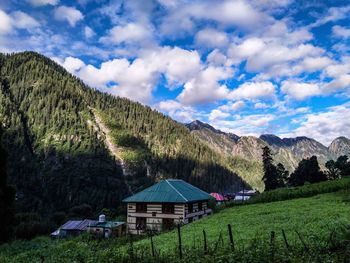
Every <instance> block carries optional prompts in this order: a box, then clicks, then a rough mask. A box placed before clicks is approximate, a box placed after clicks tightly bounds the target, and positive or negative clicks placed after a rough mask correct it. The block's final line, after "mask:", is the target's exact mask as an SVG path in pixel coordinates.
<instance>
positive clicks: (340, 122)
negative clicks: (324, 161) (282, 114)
mask: <svg viewBox="0 0 350 263" xmlns="http://www.w3.org/2000/svg"><path fill="white" fill-rule="evenodd" d="M301 118H302V120H301V121H300V127H298V128H297V129H295V130H294V131H292V132H290V133H288V134H283V135H282V136H284V137H294V136H305V135H307V136H309V137H311V138H314V139H316V140H318V141H320V142H322V143H324V144H325V145H328V144H330V143H331V141H332V140H333V139H334V138H336V137H339V136H347V137H350V105H349V103H347V104H343V105H339V106H335V107H330V108H327V109H326V110H324V111H321V112H318V113H310V114H307V115H306V116H303V117H301Z"/></svg>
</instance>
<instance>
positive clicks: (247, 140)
mask: <svg viewBox="0 0 350 263" xmlns="http://www.w3.org/2000/svg"><path fill="white" fill-rule="evenodd" d="M186 127H187V128H188V129H189V130H190V131H191V133H192V134H193V135H195V136H197V137H198V138H199V139H200V140H201V141H202V142H204V143H206V144H207V145H208V146H209V147H211V148H212V149H213V150H215V151H217V152H218V153H220V154H223V155H225V156H227V157H229V158H240V162H241V163H242V162H244V161H245V162H246V164H248V167H249V164H252V163H253V162H258V163H261V154H262V150H261V149H262V147H264V146H269V147H270V148H271V149H272V152H273V153H274V160H275V162H276V163H278V162H280V163H282V164H283V165H284V166H285V167H286V168H287V169H288V170H289V171H290V172H292V171H293V170H294V169H295V168H296V167H297V165H298V163H299V162H300V160H301V159H303V158H308V157H311V156H312V155H316V156H317V158H318V160H319V162H320V165H321V167H324V164H325V162H327V161H328V160H330V159H336V158H337V157H339V156H340V155H350V140H349V139H347V138H345V137H339V138H337V139H335V140H334V141H333V142H332V143H331V144H330V146H329V147H326V146H324V145H323V144H321V143H320V142H318V141H316V140H314V139H311V138H308V137H296V138H283V139H282V138H280V137H278V136H276V135H273V134H263V135H261V136H260V137H259V138H257V137H254V136H241V137H239V136H237V135H233V136H234V137H233V138H231V136H232V134H231V133H225V132H222V131H220V130H217V129H215V128H214V127H212V126H210V125H209V124H206V123H202V122H199V121H194V122H192V123H189V124H186ZM236 165H237V164H236ZM254 165H256V163H254ZM237 170H238V169H237ZM241 174H242V176H243V177H244V178H245V180H247V182H249V183H251V185H254V186H255V187H256V186H257V185H258V183H259V182H261V178H262V169H259V170H256V171H255V172H254V174H252V173H244V172H243V173H242V172H241ZM258 188H259V187H258Z"/></svg>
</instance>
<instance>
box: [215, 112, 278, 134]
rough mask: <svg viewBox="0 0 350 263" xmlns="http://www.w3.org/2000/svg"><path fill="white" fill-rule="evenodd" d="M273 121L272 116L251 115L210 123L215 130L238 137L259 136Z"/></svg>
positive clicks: (236, 116)
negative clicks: (231, 133)
mask: <svg viewBox="0 0 350 263" xmlns="http://www.w3.org/2000/svg"><path fill="white" fill-rule="evenodd" d="M274 119H275V116H273V115H272V114H252V115H246V116H240V115H235V116H233V119H232V120H227V119H215V120H213V121H211V122H210V124H211V125H213V126H214V127H215V128H217V129H220V130H222V131H226V132H233V133H235V134H238V135H240V136H243V135H244V136H246V135H252V136H259V134H262V133H264V132H265V131H266V130H268V128H269V125H270V123H271V122H272V121H273V120H274Z"/></svg>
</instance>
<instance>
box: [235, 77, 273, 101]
mask: <svg viewBox="0 0 350 263" xmlns="http://www.w3.org/2000/svg"><path fill="white" fill-rule="evenodd" d="M275 92H276V87H275V85H274V84H272V83H271V82H269V81H265V82H246V83H243V84H242V85H240V86H239V87H238V88H237V89H235V90H233V91H231V93H230V95H229V97H230V98H232V99H256V98H262V97H273V96H274V95H275Z"/></svg>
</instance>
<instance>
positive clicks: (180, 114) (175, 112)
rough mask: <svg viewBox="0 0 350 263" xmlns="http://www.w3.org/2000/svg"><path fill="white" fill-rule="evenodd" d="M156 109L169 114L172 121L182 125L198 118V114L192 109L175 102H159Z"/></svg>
mask: <svg viewBox="0 0 350 263" xmlns="http://www.w3.org/2000/svg"><path fill="white" fill-rule="evenodd" d="M157 108H158V109H159V110H161V111H162V112H165V113H167V114H169V116H170V117H172V118H173V119H175V120H178V121H180V122H184V123H186V122H191V121H193V120H194V119H198V118H199V117H200V114H199V113H198V112H196V111H195V110H194V109H193V108H192V107H190V106H184V105H182V104H181V103H180V102H178V101H176V100H165V101H161V102H160V103H159V104H158V106H157Z"/></svg>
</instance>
